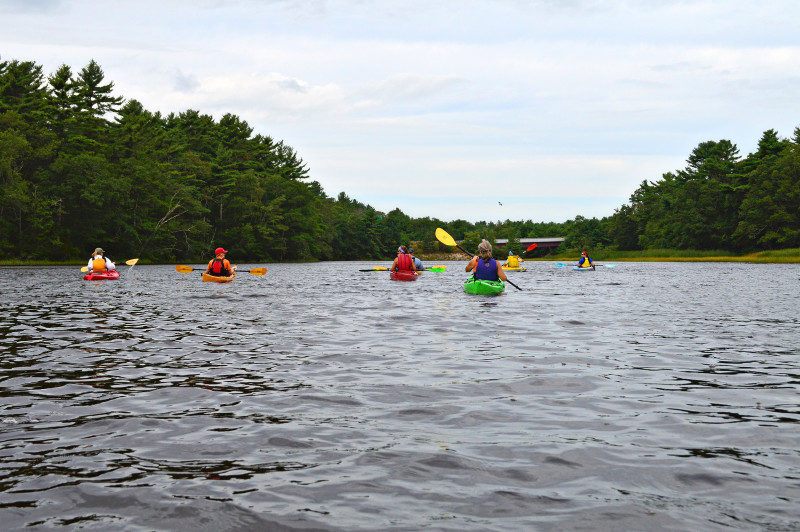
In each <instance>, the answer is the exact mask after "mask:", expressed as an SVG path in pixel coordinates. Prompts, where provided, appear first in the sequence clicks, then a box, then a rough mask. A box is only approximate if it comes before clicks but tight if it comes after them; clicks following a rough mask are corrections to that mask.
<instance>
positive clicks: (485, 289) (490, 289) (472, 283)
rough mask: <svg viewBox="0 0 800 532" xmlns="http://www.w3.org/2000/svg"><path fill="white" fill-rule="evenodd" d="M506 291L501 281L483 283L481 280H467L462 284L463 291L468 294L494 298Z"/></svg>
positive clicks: (504, 284)
mask: <svg viewBox="0 0 800 532" xmlns="http://www.w3.org/2000/svg"><path fill="white" fill-rule="evenodd" d="M505 289H506V283H504V282H503V281H484V280H483V279H477V280H476V279H469V280H467V282H466V283H464V291H465V292H466V293H468V294H479V295H487V296H496V295H498V294H502V293H503V290H505Z"/></svg>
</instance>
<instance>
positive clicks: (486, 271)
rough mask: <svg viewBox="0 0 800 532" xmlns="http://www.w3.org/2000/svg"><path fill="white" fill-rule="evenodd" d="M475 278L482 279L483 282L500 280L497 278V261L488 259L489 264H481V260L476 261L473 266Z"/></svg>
mask: <svg viewBox="0 0 800 532" xmlns="http://www.w3.org/2000/svg"><path fill="white" fill-rule="evenodd" d="M475 278H476V279H483V280H484V281H497V280H498V279H500V278H499V277H498V276H497V261H496V260H494V259H493V258H492V259H489V262H488V263H487V262H483V259H478V263H477V264H476V265H475Z"/></svg>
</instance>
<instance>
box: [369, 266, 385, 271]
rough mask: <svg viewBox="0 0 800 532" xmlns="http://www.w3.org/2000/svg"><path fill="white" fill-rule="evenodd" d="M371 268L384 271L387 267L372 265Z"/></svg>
mask: <svg viewBox="0 0 800 532" xmlns="http://www.w3.org/2000/svg"><path fill="white" fill-rule="evenodd" d="M372 269H373V270H374V271H378V272H385V271H386V270H388V269H389V268H387V267H386V266H373V267H372Z"/></svg>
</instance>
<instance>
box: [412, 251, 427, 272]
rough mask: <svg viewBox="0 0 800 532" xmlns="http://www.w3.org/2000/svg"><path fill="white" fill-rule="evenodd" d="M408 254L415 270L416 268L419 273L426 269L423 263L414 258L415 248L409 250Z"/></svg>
mask: <svg viewBox="0 0 800 532" xmlns="http://www.w3.org/2000/svg"><path fill="white" fill-rule="evenodd" d="M408 254H409V255H411V260H413V261H414V268H416V269H417V271H418V272H421V271H422V270H424V269H425V268H423V267H422V261H421V260H419V259H418V258H417V257H416V256H414V248H408Z"/></svg>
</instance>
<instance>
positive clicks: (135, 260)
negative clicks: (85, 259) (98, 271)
mask: <svg viewBox="0 0 800 532" xmlns="http://www.w3.org/2000/svg"><path fill="white" fill-rule="evenodd" d="M137 262H139V259H130V260H126V261H125V264H127V265H128V266H133V265H134V264H136V263H137ZM81 271H82V272H88V271H89V267H88V266H84V267H83V268H81Z"/></svg>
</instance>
